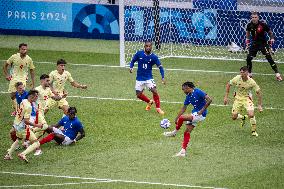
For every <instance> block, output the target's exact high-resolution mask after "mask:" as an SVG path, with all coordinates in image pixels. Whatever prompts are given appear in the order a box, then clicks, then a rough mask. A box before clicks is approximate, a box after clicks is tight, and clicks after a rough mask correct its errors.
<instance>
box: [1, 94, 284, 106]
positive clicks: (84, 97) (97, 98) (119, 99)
mask: <svg viewBox="0 0 284 189" xmlns="http://www.w3.org/2000/svg"><path fill="white" fill-rule="evenodd" d="M8 93H9V92H6V91H0V94H8ZM67 98H81V99H96V100H113V101H136V102H141V100H138V99H133V98H112V97H98V96H67ZM161 103H166V104H183V102H175V101H165V100H161ZM210 106H216V107H232V105H223V104H213V103H212V104H210ZM255 109H257V108H256V107H255ZM263 109H265V110H280V111H284V108H274V107H263Z"/></svg>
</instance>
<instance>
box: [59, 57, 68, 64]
mask: <svg viewBox="0 0 284 189" xmlns="http://www.w3.org/2000/svg"><path fill="white" fill-rule="evenodd" d="M59 64H67V62H66V61H65V60H64V59H62V58H61V59H59V60H57V65H59Z"/></svg>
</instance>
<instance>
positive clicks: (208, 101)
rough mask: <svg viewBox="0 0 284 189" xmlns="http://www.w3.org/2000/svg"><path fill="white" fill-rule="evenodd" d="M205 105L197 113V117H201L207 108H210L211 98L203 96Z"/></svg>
mask: <svg viewBox="0 0 284 189" xmlns="http://www.w3.org/2000/svg"><path fill="white" fill-rule="evenodd" d="M205 100H206V104H205V105H204V106H203V108H202V109H201V110H200V111H199V112H198V115H201V114H202V113H203V112H204V111H205V110H206V109H207V108H208V106H210V104H211V102H212V98H211V97H210V96H208V95H206V96H205Z"/></svg>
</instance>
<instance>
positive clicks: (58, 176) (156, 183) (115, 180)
mask: <svg viewBox="0 0 284 189" xmlns="http://www.w3.org/2000/svg"><path fill="white" fill-rule="evenodd" d="M0 173H2V174H9V175H25V176H39V177H53V178H66V179H80V180H96V181H100V182H121V183H133V184H148V185H161V186H175V187H185V188H204V189H225V188H218V187H212V186H195V185H186V184H169V183H161V182H146V181H134V180H120V179H118V180H117V179H99V178H91V177H79V176H61V175H49V174H38V173H17V172H6V171H1V172H0ZM85 183H90V182H85ZM96 183H97V182H96ZM71 184H72V183H71Z"/></svg>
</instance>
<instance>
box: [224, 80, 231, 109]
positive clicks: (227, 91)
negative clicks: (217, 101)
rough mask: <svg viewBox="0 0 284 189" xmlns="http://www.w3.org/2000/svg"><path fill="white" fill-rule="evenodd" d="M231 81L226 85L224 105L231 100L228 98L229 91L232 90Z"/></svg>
mask: <svg viewBox="0 0 284 189" xmlns="http://www.w3.org/2000/svg"><path fill="white" fill-rule="evenodd" d="M230 87H231V85H230V83H227V85H226V92H225V96H224V105H227V104H228V102H229V100H228V95H229V92H230Z"/></svg>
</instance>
